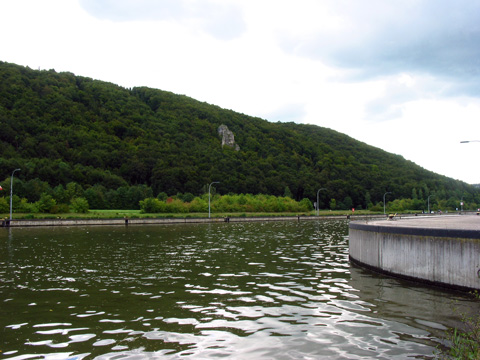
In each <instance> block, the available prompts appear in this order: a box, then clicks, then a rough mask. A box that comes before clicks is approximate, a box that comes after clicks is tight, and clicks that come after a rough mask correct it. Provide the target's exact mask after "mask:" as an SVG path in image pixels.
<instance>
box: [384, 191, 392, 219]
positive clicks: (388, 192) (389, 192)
mask: <svg viewBox="0 0 480 360" xmlns="http://www.w3.org/2000/svg"><path fill="white" fill-rule="evenodd" d="M391 193H392V192H391V191H387V192H386V193H385V194H383V215H385V195H387V194H391Z"/></svg>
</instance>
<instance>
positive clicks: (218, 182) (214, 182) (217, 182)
mask: <svg viewBox="0 0 480 360" xmlns="http://www.w3.org/2000/svg"><path fill="white" fill-rule="evenodd" d="M212 184H220V181H213V182H212V183H210V185H208V218H209V219H210V187H211V186H212Z"/></svg>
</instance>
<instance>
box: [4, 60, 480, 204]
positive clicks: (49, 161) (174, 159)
mask: <svg viewBox="0 0 480 360" xmlns="http://www.w3.org/2000/svg"><path fill="white" fill-rule="evenodd" d="M0 78H1V79H2V81H1V82H0V127H1V131H0V169H1V170H2V173H1V174H0V185H1V186H2V187H3V189H4V193H5V194H3V195H4V196H3V197H4V198H5V199H6V201H7V203H8V202H9V201H8V195H9V190H10V181H11V178H12V173H13V171H14V170H16V169H21V170H20V171H16V172H15V176H14V181H13V184H14V198H13V201H14V204H15V206H14V209H15V211H22V212H31V213H36V212H47V213H63V212H66V210H67V206H68V208H69V209H70V210H72V211H77V212H81V211H85V206H86V203H88V208H89V209H135V210H140V209H141V205H140V201H143V202H144V203H143V206H144V207H145V206H150V207H153V208H154V209H155V211H160V212H162V211H169V210H167V208H168V207H173V206H174V205H168V204H169V203H166V204H163V203H164V202H165V201H166V199H168V198H172V199H173V202H174V203H175V205H177V210H178V211H181V212H188V213H189V212H195V211H204V207H205V206H204V203H203V202H202V201H205V200H204V197H205V194H207V193H208V187H209V184H211V183H212V182H220V183H219V184H215V187H216V192H217V194H222V195H224V196H227V195H228V196H232V197H235V196H242V195H241V194H244V195H243V196H245V197H246V196H247V194H251V195H252V196H264V197H266V200H265V202H266V203H268V204H269V205H268V206H267V205H262V206H267V208H269V209H274V210H275V211H281V210H282V207H286V208H292V206H294V204H293V203H292V202H290V201H289V200H288V201H287V200H285V198H289V199H291V200H293V201H295V202H296V203H298V204H301V203H302V201H303V205H298V206H304V207H305V206H306V205H307V200H304V199H308V202H310V203H314V202H316V200H317V196H318V199H319V203H320V208H323V209H333V210H336V209H342V210H348V209H351V208H355V209H377V211H379V209H382V210H383V200H384V198H385V197H386V199H385V200H386V202H387V203H390V202H391V207H392V211H401V209H406V208H409V209H416V210H425V209H427V202H428V200H429V201H430V204H431V207H432V208H433V209H435V206H437V207H438V209H442V210H446V209H447V208H448V209H456V208H459V207H460V201H461V200H462V199H463V201H464V202H465V204H466V205H465V206H464V208H466V207H469V208H475V207H477V205H478V204H480V192H479V190H478V189H477V188H475V187H474V186H471V185H468V184H466V183H464V182H461V181H457V180H454V179H450V178H447V177H445V176H441V175H438V174H435V173H433V172H431V171H428V170H425V169H423V168H421V167H420V166H418V165H416V164H414V163H412V162H411V161H407V160H405V159H404V158H402V157H401V156H398V155H394V154H390V153H387V152H385V151H383V150H381V149H378V148H375V147H372V146H369V145H367V144H365V143H362V142H360V141H357V140H355V139H353V138H351V137H349V136H346V135H344V134H341V133H338V132H336V131H333V130H331V129H327V128H323V127H319V126H313V125H306V124H295V123H271V122H268V121H266V120H263V119H260V118H257V117H252V116H247V115H245V114H240V113H237V112H234V111H231V110H226V109H222V108H219V107H218V106H214V105H210V104H206V103H203V102H199V101H197V100H194V99H192V98H189V97H187V96H183V95H176V94H172V93H170V92H167V91H162V90H157V89H150V88H146V87H134V88H132V89H125V88H122V87H120V86H117V85H114V84H110V83H105V82H102V81H97V80H93V79H90V78H85V77H80V76H75V75H74V74H72V73H57V72H55V71H54V70H49V71H45V70H43V71H37V70H32V69H29V68H25V67H22V66H18V65H15V64H9V63H5V62H0ZM222 125H224V126H226V127H228V129H229V130H230V131H231V132H232V134H231V135H232V136H231V138H232V139H233V138H234V140H235V144H234V145H232V146H229V145H225V144H224V142H223V140H224V139H223V138H222V136H221V135H220V134H219V128H221V127H222ZM408 146H411V144H409V145H408ZM419 151H421V149H419ZM320 189H322V191H319V190H320ZM164 194H168V195H167V197H166V198H164ZM1 196H2V192H1V191H0V197H1ZM269 196H273V197H274V198H268V197H269ZM267 198H268V199H267ZM281 198H283V199H281ZM146 199H158V200H159V201H160V202H157V201H156V200H148V201H147V202H146V203H145V201H146ZM194 199H200V200H195V201H194ZM227 199H228V200H229V201H230V200H231V198H230V199H229V198H225V199H223V200H224V201H226V200H227ZM279 199H281V200H279ZM84 200H86V202H85V201H84ZM180 201H181V203H180ZM54 202H55V204H54ZM192 202H193V204H192ZM170 204H171V203H170ZM187 204H188V205H187ZM0 206H2V205H1V204H0ZM3 206H4V203H3ZM215 206H220V203H217V204H215ZM222 206H223V207H228V206H234V207H235V208H238V209H239V210H240V211H248V208H250V207H251V208H252V210H255V209H257V208H258V206H256V205H251V204H250V205H248V206H247V204H241V203H238V202H237V203H235V204H233V205H232V204H227V203H224V204H222ZM295 206H297V204H295ZM309 206H310V205H309ZM242 207H243V208H242ZM163 208H165V209H163ZM297 210H298V209H296V211H297ZM302 210H303V209H302Z"/></svg>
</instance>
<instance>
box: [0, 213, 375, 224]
mask: <svg viewBox="0 0 480 360" xmlns="http://www.w3.org/2000/svg"><path fill="white" fill-rule="evenodd" d="M347 218H348V219H350V218H351V219H357V220H360V219H367V218H369V219H374V218H377V219H378V218H384V216H383V215H363V216H362V215H355V216H351V215H349V216H347V215H341V216H262V217H222V218H215V217H214V218H191V217H188V218H117V219H12V220H9V219H5V220H2V221H1V223H0V225H1V226H2V227H27V226H90V225H123V226H125V225H162V224H164V225H167V224H197V223H220V222H265V221H312V220H329V219H337V220H338V219H347Z"/></svg>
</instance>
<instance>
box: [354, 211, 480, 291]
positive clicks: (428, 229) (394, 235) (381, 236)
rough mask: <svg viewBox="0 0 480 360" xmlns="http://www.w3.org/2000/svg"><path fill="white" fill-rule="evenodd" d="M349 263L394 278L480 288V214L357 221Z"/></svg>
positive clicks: (466, 288)
mask: <svg viewBox="0 0 480 360" xmlns="http://www.w3.org/2000/svg"><path fill="white" fill-rule="evenodd" d="M349 228H350V229H349V242H350V247H349V251H350V259H351V260H352V261H353V262H354V263H358V264H359V265H361V266H365V267H369V268H373V269H374V270H377V271H380V272H385V273H388V274H390V275H393V276H399V277H404V278H408V279H413V280H417V281H424V282H429V283H433V284H436V285H441V286H445V287H450V288H457V289H462V290H472V289H480V216H474V215H463V216H460V215H454V216H449V215H442V216H435V217H410V218H404V219H398V220H379V221H370V222H368V221H352V222H350V225H349Z"/></svg>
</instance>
